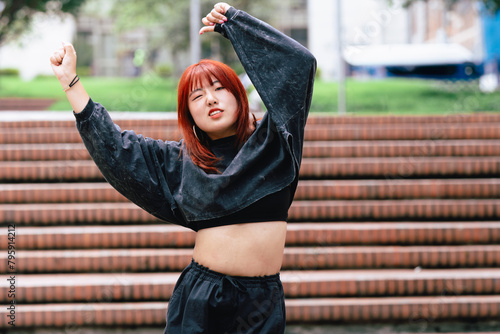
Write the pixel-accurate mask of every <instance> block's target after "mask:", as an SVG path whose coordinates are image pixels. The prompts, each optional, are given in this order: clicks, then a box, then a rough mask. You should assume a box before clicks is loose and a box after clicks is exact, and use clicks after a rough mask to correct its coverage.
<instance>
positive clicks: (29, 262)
mask: <svg viewBox="0 0 500 334" xmlns="http://www.w3.org/2000/svg"><path fill="white" fill-rule="evenodd" d="M192 253H193V251H192V249H96V250H88V249H87V250H43V251H42V250H33V251H29V250H18V251H17V252H16V271H17V273H18V274H32V273H91V272H92V273H96V272H97V273H104V272H106V273H117V272H158V271H182V269H183V268H185V267H186V266H187V265H188V264H189V262H190V261H191V258H192ZM0 258H1V259H2V262H1V263H0V272H2V273H7V272H8V267H7V253H5V255H0ZM499 266H500V246H498V245H466V246H449V245H447V246H371V247H370V246H350V247H346V246H335V247H329V246H328V245H323V246H321V247H319V246H315V247H287V248H286V249H285V255H284V258H283V269H284V270H325V269H372V268H374V269H382V268H416V267H424V268H477V267H499ZM499 282H500V281H499ZM499 284H500V283H499ZM499 288H500V286H499ZM499 292H500V291H499Z"/></svg>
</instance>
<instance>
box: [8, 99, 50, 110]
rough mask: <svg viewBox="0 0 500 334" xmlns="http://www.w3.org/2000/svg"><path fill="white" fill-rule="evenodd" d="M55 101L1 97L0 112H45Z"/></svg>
mask: <svg viewBox="0 0 500 334" xmlns="http://www.w3.org/2000/svg"><path fill="white" fill-rule="evenodd" d="M56 101H57V100H56V99H40V98H17V97H1V98H0V110H1V111H3V110H19V111H25V110H45V109H47V108H48V107H50V106H51V105H53V104H54V102H56Z"/></svg>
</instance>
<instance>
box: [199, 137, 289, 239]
mask: <svg viewBox="0 0 500 334" xmlns="http://www.w3.org/2000/svg"><path fill="white" fill-rule="evenodd" d="M235 140H236V137H235V136H230V137H226V138H222V139H217V140H213V141H210V142H209V146H210V149H211V150H212V152H213V153H214V154H215V156H216V157H217V158H219V159H220V162H219V164H218V168H219V170H220V171H221V172H222V171H223V170H225V169H226V168H227V166H228V165H229V164H230V163H231V161H232V160H233V159H234V157H235V156H236V154H238V148H237V147H236V145H235ZM291 196H292V191H291V187H290V186H287V187H285V188H283V189H282V190H280V191H278V192H275V193H272V194H270V195H267V196H265V197H264V198H261V199H260V200H258V201H256V202H255V203H253V204H251V205H250V206H247V207H246V208H244V209H242V210H240V211H236V212H234V213H232V214H229V215H227V216H224V217H220V218H214V219H208V220H200V221H196V222H195V226H193V227H194V229H195V230H201V229H204V228H210V227H217V226H224V225H233V224H243V223H257V222H266V221H286V220H287V219H288V209H289V208H290V203H291V201H292V199H291Z"/></svg>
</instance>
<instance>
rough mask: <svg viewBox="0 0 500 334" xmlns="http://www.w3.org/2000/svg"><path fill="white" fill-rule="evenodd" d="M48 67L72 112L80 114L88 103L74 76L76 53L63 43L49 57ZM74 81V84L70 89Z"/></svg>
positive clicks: (83, 90) (84, 91)
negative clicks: (59, 84)
mask: <svg viewBox="0 0 500 334" xmlns="http://www.w3.org/2000/svg"><path fill="white" fill-rule="evenodd" d="M50 65H51V66H52V70H53V71H54V74H55V75H56V77H57V79H58V80H59V82H60V83H61V86H62V87H63V90H64V92H65V93H66V97H67V98H68V101H69V103H70V104H71V107H72V108H73V111H74V112H75V113H79V112H81V111H82V110H83V109H84V108H85V106H86V105H87V103H88V102H89V95H88V94H87V91H86V90H85V88H84V87H83V84H82V83H81V81H79V79H78V77H77V75H76V51H75V49H74V48H73V45H71V44H67V43H63V45H62V47H61V48H59V50H57V51H55V52H54V53H53V54H52V56H51V57H50ZM76 80H78V81H76ZM74 81H76V83H75V84H74V85H72V86H71V87H70V84H71V83H72V82H74Z"/></svg>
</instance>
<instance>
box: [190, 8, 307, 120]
mask: <svg viewBox="0 0 500 334" xmlns="http://www.w3.org/2000/svg"><path fill="white" fill-rule="evenodd" d="M202 22H203V23H204V24H205V27H203V28H202V29H201V30H200V33H201V34H203V33H205V32H209V31H217V32H220V33H221V34H222V35H223V36H225V37H227V38H228V39H229V40H230V41H231V43H232V44H233V47H234V50H235V51H236V54H237V55H238V57H239V58H240V61H241V63H242V64H243V67H244V68H245V70H246V71H247V74H248V75H249V77H250V79H251V80H252V82H253V84H254V85H255V88H256V89H257V91H258V92H259V95H260V96H261V98H262V100H263V102H264V104H265V105H266V107H267V109H268V111H269V112H270V113H271V117H272V118H273V120H274V121H275V123H276V125H277V126H281V125H285V124H286V123H287V122H288V121H289V120H290V119H291V118H297V117H298V118H300V119H302V120H303V122H305V118H306V117H307V113H308V111H309V107H310V103H311V98H312V88H313V84H314V75H315V72H316V60H315V58H314V56H313V55H312V54H311V53H310V52H309V50H307V49H306V48H305V47H303V46H302V45H301V44H299V43H298V42H296V41H295V40H293V39H291V38H290V37H288V36H286V35H285V34H283V33H281V32H280V31H278V30H277V29H275V28H273V27H272V26H270V25H269V24H267V23H265V22H263V21H261V20H259V19H256V18H254V17H252V16H251V15H249V14H247V13H245V12H243V11H240V10H236V9H235V8H234V7H231V6H230V5H228V4H226V3H218V4H216V5H215V6H214V9H213V10H212V11H211V12H210V13H209V14H208V15H207V16H206V17H205V18H203V20H202ZM303 122H300V121H299V123H301V125H302V126H303V125H305V123H304V124H302V123H303Z"/></svg>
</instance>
